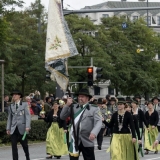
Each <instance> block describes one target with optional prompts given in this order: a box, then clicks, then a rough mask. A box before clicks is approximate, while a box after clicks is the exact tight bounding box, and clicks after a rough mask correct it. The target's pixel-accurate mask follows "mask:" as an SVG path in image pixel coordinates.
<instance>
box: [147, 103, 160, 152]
mask: <svg viewBox="0 0 160 160" xmlns="http://www.w3.org/2000/svg"><path fill="white" fill-rule="evenodd" d="M147 107H148V111H147V112H146V113H145V118H146V120H147V122H148V124H149V128H148V129H147V128H146V129H145V137H144V138H145V141H144V149H145V150H146V152H145V154H148V153H149V151H154V153H155V154H157V153H158V150H160V148H159V145H158V147H156V148H154V147H153V143H154V141H155V140H156V138H157V136H158V128H157V124H158V121H159V116H158V112H157V111H156V110H155V109H154V107H153V103H152V101H149V102H148V104H147Z"/></svg>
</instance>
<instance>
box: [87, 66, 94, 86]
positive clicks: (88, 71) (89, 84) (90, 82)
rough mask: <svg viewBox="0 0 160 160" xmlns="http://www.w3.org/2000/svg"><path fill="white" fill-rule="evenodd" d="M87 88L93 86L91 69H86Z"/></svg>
mask: <svg viewBox="0 0 160 160" xmlns="http://www.w3.org/2000/svg"><path fill="white" fill-rule="evenodd" d="M87 78H88V86H93V67H88V68H87Z"/></svg>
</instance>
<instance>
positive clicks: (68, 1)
mask: <svg viewBox="0 0 160 160" xmlns="http://www.w3.org/2000/svg"><path fill="white" fill-rule="evenodd" d="M112 1H113V0H112ZM114 1H115V0H114ZM116 1H120V0H116ZM127 1H130V2H132V1H134V2H136V1H137V2H138V0H127ZM148 1H149V2H160V0H148ZM24 2H25V3H26V4H25V6H29V5H30V3H31V2H35V0H24ZM63 2H64V7H67V8H68V9H80V8H83V7H85V6H91V5H94V4H99V3H103V2H107V0H63ZM41 3H42V4H43V5H45V7H46V8H47V9H48V3H49V0H41Z"/></svg>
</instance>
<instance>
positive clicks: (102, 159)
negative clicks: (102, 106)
mask: <svg viewBox="0 0 160 160" xmlns="http://www.w3.org/2000/svg"><path fill="white" fill-rule="evenodd" d="M109 140H110V138H108V137H104V141H103V146H102V150H98V149H97V145H96V143H95V156H96V160H110V153H106V149H107V148H108V147H109ZM18 149H19V160H25V156H24V152H23V150H22V147H21V146H19V147H18ZM29 151H30V157H31V160H45V157H46V154H45V153H46V152H45V151H46V146H45V143H39V144H32V145H29ZM53 159H56V158H53ZM61 159H62V160H69V158H68V155H66V156H62V157H61ZM0 160H12V152H11V147H0ZM79 160H83V157H82V156H80V158H79ZM140 160H160V152H159V153H158V154H153V153H149V154H148V155H145V157H143V158H140Z"/></svg>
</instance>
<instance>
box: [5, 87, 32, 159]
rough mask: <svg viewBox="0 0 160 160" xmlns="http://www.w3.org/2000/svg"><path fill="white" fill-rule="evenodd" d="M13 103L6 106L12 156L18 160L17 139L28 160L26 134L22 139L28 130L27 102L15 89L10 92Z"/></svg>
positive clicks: (29, 117)
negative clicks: (23, 100)
mask: <svg viewBox="0 0 160 160" xmlns="http://www.w3.org/2000/svg"><path fill="white" fill-rule="evenodd" d="M11 96H12V99H13V103H12V104H11V105H10V106H9V108H8V120H7V127H6V130H7V134H8V135H11V145H12V157H13V160H18V148H17V143H18V141H19V142H20V143H21V145H22V147H23V150H24V152H25V156H26V160H30V157H29V149H28V141H27V136H26V137H25V139H24V140H22V138H23V135H24V134H25V132H27V133H28V132H29V130H30V123H31V116H30V112H29V107H28V104H27V102H22V101H21V98H22V97H23V96H22V93H21V92H20V91H18V90H15V91H13V92H12V93H11Z"/></svg>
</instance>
